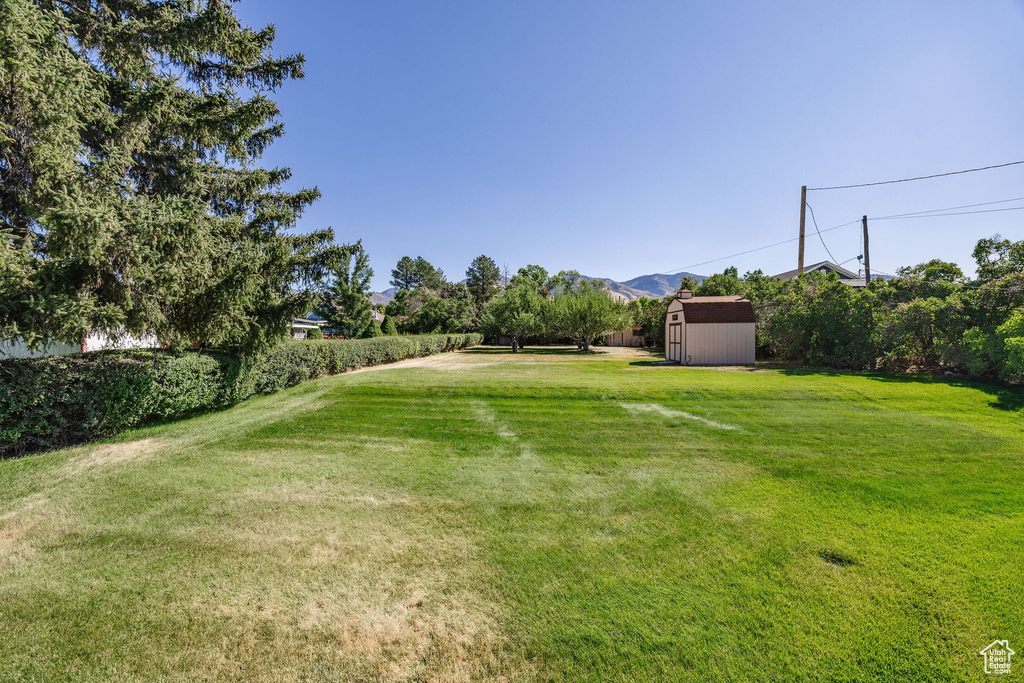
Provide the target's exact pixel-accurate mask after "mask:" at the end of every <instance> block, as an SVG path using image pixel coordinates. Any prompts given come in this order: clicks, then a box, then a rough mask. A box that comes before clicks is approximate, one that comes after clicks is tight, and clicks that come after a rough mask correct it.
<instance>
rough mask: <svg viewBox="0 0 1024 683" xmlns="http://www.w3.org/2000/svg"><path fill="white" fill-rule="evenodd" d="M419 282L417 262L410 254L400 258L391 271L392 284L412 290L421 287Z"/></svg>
mask: <svg viewBox="0 0 1024 683" xmlns="http://www.w3.org/2000/svg"><path fill="white" fill-rule="evenodd" d="M419 284H420V278H419V274H418V273H417V272H416V262H415V261H413V260H412V258H410V257H409V256H403V257H402V258H400V259H398V263H397V264H395V268H394V270H392V271H391V286H392V287H397V288H398V289H399V290H402V289H404V290H407V291H410V292H411V291H412V290H414V289H416V288H417V287H419Z"/></svg>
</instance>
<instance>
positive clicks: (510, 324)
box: [480, 285, 545, 353]
mask: <svg viewBox="0 0 1024 683" xmlns="http://www.w3.org/2000/svg"><path fill="white" fill-rule="evenodd" d="M543 306H544V301H543V299H541V297H540V294H538V293H537V291H536V290H535V289H533V288H532V287H529V286H525V285H519V286H517V287H509V288H508V289H506V290H505V291H504V292H503V293H501V294H499V295H498V296H496V297H494V299H492V300H491V303H490V304H488V306H487V309H486V310H485V311H484V313H483V315H482V316H481V319H480V326H481V328H482V329H483V330H484V331H485V332H486V333H487V334H491V335H504V336H507V337H509V338H511V339H512V352H513V353H517V352H518V351H519V347H520V346H521V345H522V341H523V339H525V338H526V337H530V336H533V335H538V334H542V333H543V332H544V329H545V327H544V326H545V320H544V310H543Z"/></svg>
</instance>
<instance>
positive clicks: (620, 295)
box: [580, 275, 658, 301]
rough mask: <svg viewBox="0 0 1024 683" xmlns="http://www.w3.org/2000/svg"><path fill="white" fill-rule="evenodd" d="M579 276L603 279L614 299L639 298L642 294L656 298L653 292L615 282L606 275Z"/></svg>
mask: <svg viewBox="0 0 1024 683" xmlns="http://www.w3.org/2000/svg"><path fill="white" fill-rule="evenodd" d="M580 277H582V278H583V279H584V280H602V281H604V283H605V284H606V285H607V286H608V291H609V292H611V293H612V295H613V296H614V297H615V298H616V299H621V300H622V301H632V300H633V299H639V298H640V297H642V296H646V297H647V298H649V299H650V298H658V295H657V294H654V293H653V292H645V291H643V290H641V289H637V288H635V287H629V286H628V285H625V284H623V283H621V282H616V281H615V280H610V279H609V278H606V277H590V276H589V275H581V276H580Z"/></svg>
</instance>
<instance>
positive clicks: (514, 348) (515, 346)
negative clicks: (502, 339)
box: [512, 337, 519, 353]
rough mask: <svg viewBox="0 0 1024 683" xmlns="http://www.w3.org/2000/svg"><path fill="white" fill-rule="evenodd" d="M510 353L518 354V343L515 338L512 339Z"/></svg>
mask: <svg viewBox="0 0 1024 683" xmlns="http://www.w3.org/2000/svg"><path fill="white" fill-rule="evenodd" d="M512 353H519V342H518V341H516V339H515V337H513V338H512Z"/></svg>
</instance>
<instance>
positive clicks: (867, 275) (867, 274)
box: [860, 216, 871, 284]
mask: <svg viewBox="0 0 1024 683" xmlns="http://www.w3.org/2000/svg"><path fill="white" fill-rule="evenodd" d="M860 220H861V222H862V223H863V224H864V283H865V284H867V283H869V282H871V255H870V254H869V253H868V217H867V216H864V217H863V218H861V219H860Z"/></svg>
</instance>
